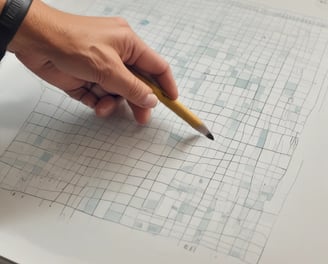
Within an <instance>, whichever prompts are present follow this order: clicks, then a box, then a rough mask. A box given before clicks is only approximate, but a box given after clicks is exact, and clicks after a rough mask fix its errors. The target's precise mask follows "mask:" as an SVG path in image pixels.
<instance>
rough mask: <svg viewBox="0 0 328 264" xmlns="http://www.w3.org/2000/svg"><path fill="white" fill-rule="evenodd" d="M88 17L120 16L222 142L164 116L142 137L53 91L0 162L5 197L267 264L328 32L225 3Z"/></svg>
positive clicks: (321, 78)
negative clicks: (160, 61) (34, 200)
mask: <svg viewBox="0 0 328 264" xmlns="http://www.w3.org/2000/svg"><path fill="white" fill-rule="evenodd" d="M85 14H88V15H104V16H113V15H119V16H122V17H125V18H126V19H127V20H128V21H129V23H130V24H131V26H132V27H133V29H134V30H135V31H136V32H137V33H138V34H139V35H140V36H141V37H142V38H143V39H144V40H145V41H146V42H147V43H148V44H149V45H150V46H152V47H153V48H154V49H155V50H156V51H158V52H159V53H160V54H162V55H163V56H164V57H165V58H166V59H167V60H168V61H169V63H170V65H171V66H172V69H173V72H174V74H175V77H176V81H177V84H178V86H179V88H180V99H181V101H182V102H184V104H186V105H187V106H189V107H190V108H191V109H192V110H193V112H195V113H196V114H197V115H199V116H200V118H201V119H203V120H204V122H205V123H206V124H207V126H208V127H209V128H210V130H211V132H212V133H213V135H214V136H215V141H214V142H212V141H209V140H208V139H206V138H205V137H201V136H198V134H196V133H195V131H193V130H192V129H191V128H190V127H188V125H186V124H185V123H184V122H183V121H181V120H180V119H179V118H177V117H176V116H175V115H174V114H172V113H171V112H170V111H169V110H168V109H166V108H165V107H163V106H162V105H159V106H158V107H157V108H156V109H155V110H154V112H153V117H152V120H151V122H150V123H149V124H148V125H146V126H143V127H139V126H137V125H136V124H135V123H134V122H133V121H132V119H131V117H130V116H129V115H127V114H126V113H124V112H123V113H117V114H116V115H114V116H112V117H109V118H108V119H100V118H97V117H95V116H94V114H93V113H92V111H91V110H90V109H88V108H86V107H85V106H83V105H81V104H80V103H79V102H76V101H74V100H72V99H70V98H69V97H67V96H66V95H64V94H63V93H61V92H60V91H57V90H56V89H54V88H52V87H49V86H48V85H46V84H45V85H44V86H45V89H44V92H43V94H42V97H41V98H40V100H39V102H38V104H37V106H36V107H35V109H34V111H33V112H32V113H31V114H30V116H29V118H28V120H27V121H26V122H25V124H24V126H23V127H22V128H21V130H20V131H19V133H18V135H17V136H16V138H15V139H14V140H13V142H12V143H11V144H10V146H9V147H8V149H7V150H6V151H5V152H4V154H3V155H2V156H1V157H0V189H3V190H8V191H10V192H11V194H12V195H17V194H24V195H31V196H34V197H37V198H39V199H40V200H41V201H43V202H45V203H48V204H49V205H51V204H53V203H56V204H61V205H63V210H67V211H69V212H71V213H72V214H73V213H74V212H75V211H80V212H83V213H85V214H88V215H90V216H94V217H97V218H101V219H104V220H106V221H110V222H114V223H117V224H120V225H124V226H126V227H128V228H131V229H135V230H140V231H143V232H148V233H151V234H154V235H158V236H166V237H170V238H172V240H174V241H177V242H178V243H188V245H192V246H193V247H194V248H197V247H203V248H207V249H209V250H211V251H213V252H219V253H221V254H224V255H227V256H231V257H233V258H235V259H238V260H240V261H241V262H242V263H251V264H253V263H259V262H260V259H261V254H262V252H263V250H264V248H265V245H266V242H267V240H268V238H269V236H270V232H271V229H272V227H273V224H274V222H275V220H276V219H277V217H278V216H279V211H280V209H281V207H282V206H283V203H284V201H285V199H286V197H287V195H288V192H282V191H281V189H286V186H291V185H292V182H294V180H295V179H296V177H297V175H290V174H287V170H288V168H289V165H290V162H291V160H292V157H293V154H294V152H295V149H296V147H297V145H298V143H299V140H300V136H301V133H302V131H303V129H304V127H305V125H306V121H307V119H308V117H309V116H310V114H311V113H312V112H313V109H314V108H315V107H316V106H317V105H318V104H319V101H320V100H319V99H320V95H322V93H324V89H325V87H326V86H327V74H328V65H327V64H325V62H324V58H327V57H328V56H327V55H328V54H327V47H328V46H327V44H328V26H327V24H325V23H324V22H322V21H319V20H314V19H312V18H307V17H302V16H298V15H296V14H290V13H286V12H283V11H280V10H276V9H270V8H266V7H262V6H255V5H253V4H250V3H248V2H246V1H230V0H217V1H214V0H204V1H201V2H200V1H194V0H190V1H176V0H174V1H173V0H165V1H161V0H159V1H149V0H148V1H147V0H140V1H129V0H124V1H123V0H119V1H115V0H111V1H105V0H100V1H93V4H91V5H90V7H89V9H88V10H86V11H85ZM299 166H301V164H299Z"/></svg>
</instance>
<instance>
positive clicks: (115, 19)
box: [113, 17, 130, 27]
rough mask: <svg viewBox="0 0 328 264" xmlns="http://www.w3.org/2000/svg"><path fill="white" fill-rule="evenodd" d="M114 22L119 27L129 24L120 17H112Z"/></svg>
mask: <svg viewBox="0 0 328 264" xmlns="http://www.w3.org/2000/svg"><path fill="white" fill-rule="evenodd" d="M113 19H114V21H115V23H116V24H117V25H118V26H121V27H130V26H129V23H128V22H127V21H126V20H125V19H124V18H122V17H114V18H113Z"/></svg>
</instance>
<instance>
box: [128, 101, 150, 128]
mask: <svg viewBox="0 0 328 264" xmlns="http://www.w3.org/2000/svg"><path fill="white" fill-rule="evenodd" d="M128 104H129V106H130V108H131V110H132V112H133V116H134V119H135V120H136V121H137V122H138V123H139V124H142V125H143V124H146V123H147V122H148V121H149V119H150V114H151V109H149V108H142V107H139V106H137V105H134V104H133V103H131V102H128Z"/></svg>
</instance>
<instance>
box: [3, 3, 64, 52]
mask: <svg viewBox="0 0 328 264" xmlns="http://www.w3.org/2000/svg"><path fill="white" fill-rule="evenodd" d="M0 1H1V0H0ZM59 12H60V11H58V10H56V9H53V8H51V7H50V6H48V5H46V4H45V3H43V2H42V1H41V0H34V1H33V2H32V4H31V6H30V9H29V12H28V13H27V14H26V17H25V19H24V21H23V22H22V24H21V26H20V27H19V29H18V31H17V33H16V35H15V37H14V38H13V40H12V41H11V42H10V43H9V45H8V50H9V51H10V52H13V53H15V54H22V53H27V52H29V51H35V50H38V51H40V52H41V51H42V50H43V49H47V48H49V47H51V46H52V45H53V42H54V39H56V38H57V37H58V34H57V33H56V30H57V25H58V24H59V22H58V20H60V18H59V17H58V16H57V13H59Z"/></svg>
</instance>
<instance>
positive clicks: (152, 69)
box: [128, 38, 178, 100]
mask: <svg viewBox="0 0 328 264" xmlns="http://www.w3.org/2000/svg"><path fill="white" fill-rule="evenodd" d="M133 51H134V54H132V55H131V58H130V60H129V61H128V63H129V64H130V63H131V64H133V65H134V66H136V67H137V68H138V69H140V70H142V71H144V72H146V73H148V74H150V75H151V76H152V77H154V78H155V79H156V81H157V82H158V83H159V85H160V86H161V88H162V89H163V90H164V91H165V93H166V94H167V95H168V96H169V97H170V98H171V99H172V100H175V99H177V97H178V88H177V86H176V83H175V80H174V78H173V74H172V71H171V68H170V66H169V64H168V63H167V62H166V61H165V60H164V59H163V58H162V57H161V56H160V55H159V54H157V53H156V52H155V51H154V50H153V49H151V48H150V47H148V46H147V45H146V44H145V43H144V42H143V41H142V40H141V39H139V38H137V40H136V41H135V48H134V50H133Z"/></svg>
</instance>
